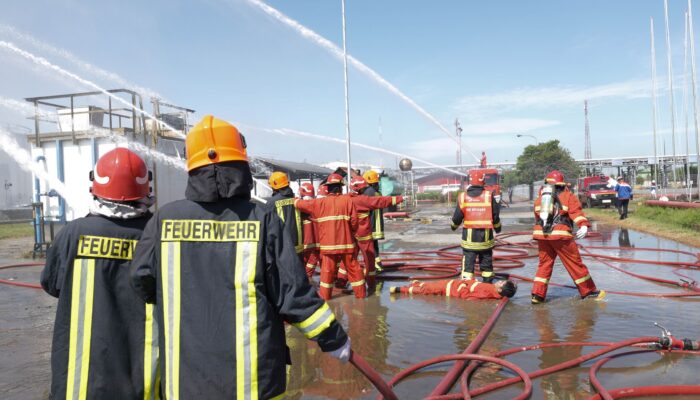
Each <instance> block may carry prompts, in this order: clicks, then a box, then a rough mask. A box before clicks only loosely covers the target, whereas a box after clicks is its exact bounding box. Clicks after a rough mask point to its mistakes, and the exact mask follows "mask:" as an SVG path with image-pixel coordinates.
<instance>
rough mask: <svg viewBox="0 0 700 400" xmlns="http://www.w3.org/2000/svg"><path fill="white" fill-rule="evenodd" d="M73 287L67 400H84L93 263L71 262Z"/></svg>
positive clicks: (90, 334)
mask: <svg viewBox="0 0 700 400" xmlns="http://www.w3.org/2000/svg"><path fill="white" fill-rule="evenodd" d="M72 284H73V288H72V292H71V321H70V327H71V330H70V339H69V348H68V380H67V382H66V383H67V385H66V399H70V400H83V399H86V398H87V385H88V371H89V369H90V341H91V336H92V303H93V301H94V293H95V260H93V259H87V258H83V259H76V260H75V261H74V262H73V282H72Z"/></svg>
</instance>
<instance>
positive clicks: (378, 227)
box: [362, 169, 384, 273]
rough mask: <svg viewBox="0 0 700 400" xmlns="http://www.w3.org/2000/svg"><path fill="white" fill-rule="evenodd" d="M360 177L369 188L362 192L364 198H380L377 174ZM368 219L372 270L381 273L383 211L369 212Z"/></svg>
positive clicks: (369, 173) (373, 172)
mask: <svg viewBox="0 0 700 400" xmlns="http://www.w3.org/2000/svg"><path fill="white" fill-rule="evenodd" d="M362 177H363V178H364V179H365V181H366V182H367V185H369V187H368V188H367V189H365V190H364V192H362V194H364V195H365V196H369V197H372V196H381V193H380V192H379V174H378V173H376V172H375V171H373V170H371V169H370V170H368V171H365V173H364V174H362ZM369 217H370V218H371V219H372V240H373V244H374V254H375V257H374V268H375V270H376V272H377V273H381V272H382V257H381V255H380V254H379V241H380V240H384V210H383V209H381V208H379V209H376V210H373V211H370V214H369Z"/></svg>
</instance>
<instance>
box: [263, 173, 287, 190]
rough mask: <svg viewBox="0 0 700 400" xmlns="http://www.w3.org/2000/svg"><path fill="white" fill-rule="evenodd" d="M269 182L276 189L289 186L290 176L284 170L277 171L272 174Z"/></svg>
mask: <svg viewBox="0 0 700 400" xmlns="http://www.w3.org/2000/svg"><path fill="white" fill-rule="evenodd" d="M267 182H268V183H269V184H270V187H271V188H273V189H275V190H277V189H282V188H283V187H287V186H289V177H288V176H287V174H285V173H284V172H280V171H275V172H273V173H272V175H270V178H269V179H268V180H267Z"/></svg>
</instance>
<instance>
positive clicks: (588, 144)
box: [583, 100, 593, 175]
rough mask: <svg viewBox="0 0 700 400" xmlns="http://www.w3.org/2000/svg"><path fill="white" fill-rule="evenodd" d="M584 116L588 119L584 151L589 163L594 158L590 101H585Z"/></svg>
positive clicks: (584, 156) (589, 172)
mask: <svg viewBox="0 0 700 400" xmlns="http://www.w3.org/2000/svg"><path fill="white" fill-rule="evenodd" d="M583 115H584V117H585V119H586V127H585V135H586V137H585V149H584V154H583V158H585V159H586V161H589V160H590V159H591V158H593V157H592V155H591V130H590V127H589V125H588V100H584V101H583ZM586 164H588V163H586ZM586 169H588V168H586ZM587 172H588V175H590V174H591V171H587Z"/></svg>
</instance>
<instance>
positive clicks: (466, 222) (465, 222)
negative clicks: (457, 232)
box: [464, 219, 493, 226]
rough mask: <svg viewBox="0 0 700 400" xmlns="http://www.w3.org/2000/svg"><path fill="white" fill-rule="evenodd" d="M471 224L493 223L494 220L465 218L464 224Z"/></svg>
mask: <svg viewBox="0 0 700 400" xmlns="http://www.w3.org/2000/svg"><path fill="white" fill-rule="evenodd" d="M469 225H493V222H492V221H491V220H490V219H487V220H482V221H472V220H465V221H464V226H469Z"/></svg>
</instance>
